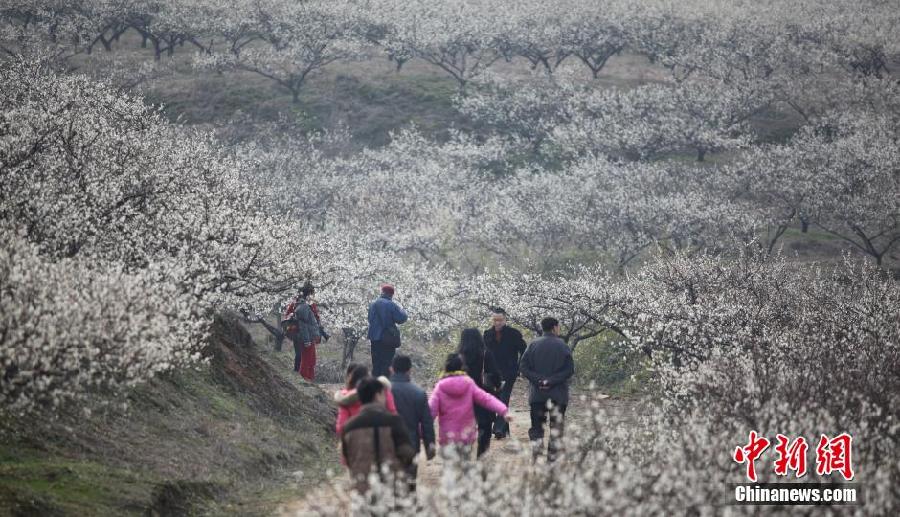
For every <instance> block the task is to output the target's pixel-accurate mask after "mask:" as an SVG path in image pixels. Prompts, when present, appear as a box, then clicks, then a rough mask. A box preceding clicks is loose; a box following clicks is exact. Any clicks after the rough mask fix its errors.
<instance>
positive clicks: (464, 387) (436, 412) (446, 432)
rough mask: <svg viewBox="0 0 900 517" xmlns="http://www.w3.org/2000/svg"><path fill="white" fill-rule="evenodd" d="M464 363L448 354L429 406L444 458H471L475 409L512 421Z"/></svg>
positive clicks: (459, 358)
mask: <svg viewBox="0 0 900 517" xmlns="http://www.w3.org/2000/svg"><path fill="white" fill-rule="evenodd" d="M464 368H465V363H464V362H463V358H462V357H461V356H460V355H459V354H450V355H448V356H447V360H446V362H445V363H444V373H443V375H442V376H441V380H440V381H438V383H437V384H436V385H435V386H434V391H433V392H432V393H431V398H430V399H429V400H428V406H429V408H430V409H431V416H432V417H434V418H436V419H437V420H438V422H439V424H440V425H439V427H440V433H439V436H438V441H439V442H440V444H441V454H442V456H443V457H444V458H446V459H448V460H450V461H455V460H466V459H468V458H470V457H471V451H472V444H473V443H475V438H476V435H477V431H478V428H477V426H476V424H475V406H480V407H482V408H484V409H486V410H487V411H489V412H491V413H496V414H499V415H500V416H501V417H503V418H505V419H506V420H507V421H510V420H511V419H512V417H511V415H509V410H508V409H507V407H506V406H505V405H503V403H502V402H500V401H499V400H498V399H497V398H496V397H494V396H493V395H491V394H490V393H488V392H486V391H484V390H483V389H481V388H479V387H478V385H477V384H476V383H475V381H474V380H472V378H471V377H469V375H468V374H467V373H466V371H465V370H464Z"/></svg>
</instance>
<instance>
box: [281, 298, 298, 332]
mask: <svg viewBox="0 0 900 517" xmlns="http://www.w3.org/2000/svg"><path fill="white" fill-rule="evenodd" d="M296 307H297V302H296V301H292V302H291V303H290V304H288V306H287V309H285V311H284V317H283V318H282V319H281V330H282V332H284V336H285V337H286V338H288V339H294V338H296V337H297V335H298V334H299V333H300V323H299V322H298V321H297V320H296V319H295V318H294V309H295V308H296Z"/></svg>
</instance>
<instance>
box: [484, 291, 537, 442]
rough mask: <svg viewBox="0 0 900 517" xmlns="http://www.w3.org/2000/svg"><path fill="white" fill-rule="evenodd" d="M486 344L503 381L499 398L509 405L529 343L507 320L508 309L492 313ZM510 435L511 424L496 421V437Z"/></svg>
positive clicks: (504, 421)
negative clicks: (527, 343) (526, 342)
mask: <svg viewBox="0 0 900 517" xmlns="http://www.w3.org/2000/svg"><path fill="white" fill-rule="evenodd" d="M484 345H485V347H487V349H488V350H490V352H491V353H492V354H493V355H494V360H495V361H496V363H497V368H498V369H499V370H500V375H501V376H502V380H503V383H502V384H501V385H500V392H499V394H498V398H499V399H500V401H501V402H503V403H504V404H506V405H507V406H509V400H510V398H511V397H512V391H513V386H514V385H515V383H516V379H517V378H518V377H519V361H521V360H522V354H524V353H525V349H526V347H527V345H526V344H525V338H523V337H522V333H521V332H519V331H518V330H517V329H514V328H512V327H510V326H509V325H508V324H507V322H506V311H504V310H503V309H501V308H496V309H494V311H493V314H491V328H489V329H487V330H485V331H484ZM507 436H509V424H507V423H506V420H503V419H502V418H497V419H496V421H495V422H494V437H495V438H497V439H498V440H502V439H503V438H506V437H507Z"/></svg>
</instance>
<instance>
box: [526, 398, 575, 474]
mask: <svg viewBox="0 0 900 517" xmlns="http://www.w3.org/2000/svg"><path fill="white" fill-rule="evenodd" d="M547 406H548V404H547V403H540V404H531V429H529V430H528V439H529V440H531V447H532V452H533V453H534V457H535V458H537V456H539V455H540V454H542V453H543V448H544V423H545V422H547V421H548V420H549V421H550V440H549V442H550V443H549V444H548V446H547V461H553V460H555V459H556V457H557V455H558V454H559V452H560V451H561V450H562V447H561V445H562V439H563V433H564V431H565V418H566V404H556V403H554V402H553V401H552V400H551V401H550V402H549V406H550V407H549V409H548V407H547Z"/></svg>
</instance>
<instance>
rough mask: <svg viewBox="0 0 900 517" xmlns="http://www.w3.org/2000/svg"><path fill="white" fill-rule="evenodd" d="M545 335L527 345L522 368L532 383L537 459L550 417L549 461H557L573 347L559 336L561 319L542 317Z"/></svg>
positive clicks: (532, 431) (532, 433) (531, 434)
mask: <svg viewBox="0 0 900 517" xmlns="http://www.w3.org/2000/svg"><path fill="white" fill-rule="evenodd" d="M541 329H542V330H543V335H542V336H541V337H539V338H537V339H535V340H534V341H532V342H531V344H530V345H528V349H527V350H525V354H524V355H523V356H522V362H521V364H520V365H519V371H521V372H522V377H525V378H526V379H528V381H529V382H530V383H531V393H530V395H529V397H528V403H529V405H530V406H531V428H530V429H529V430H528V439H529V440H531V446H532V453H533V455H534V458H535V459H537V457H538V456H540V455H541V454H542V453H543V448H544V423H545V422H546V421H547V420H548V417H549V420H550V443H549V445H548V447H547V461H554V460H555V459H556V456H557V455H558V454H559V452H560V450H561V447H560V442H561V441H562V436H563V431H564V430H565V428H564V425H563V424H564V419H565V416H566V407H567V406H568V404H569V381H570V380H571V379H572V376H573V375H575V362H574V360H573V359H572V351H571V350H570V349H569V346H568V345H567V344H566V342H565V341H563V340H562V339H561V338H560V337H559V320H557V319H556V318H549V317H548V318H544V319H543V320H541Z"/></svg>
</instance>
